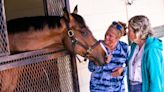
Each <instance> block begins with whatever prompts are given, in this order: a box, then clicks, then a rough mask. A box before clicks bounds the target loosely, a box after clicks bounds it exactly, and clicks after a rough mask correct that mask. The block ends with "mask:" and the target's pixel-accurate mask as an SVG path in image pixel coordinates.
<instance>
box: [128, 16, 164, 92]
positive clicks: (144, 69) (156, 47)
mask: <svg viewBox="0 0 164 92" xmlns="http://www.w3.org/2000/svg"><path fill="white" fill-rule="evenodd" d="M128 38H129V40H130V41H131V42H132V44H131V50H130V54H129V58H128V84H129V92H164V60H163V55H162V50H163V45H162V41H161V40H159V39H158V38H155V37H152V29H151V25H150V22H149V19H148V18H147V17H146V16H143V15H138V16H134V17H132V18H131V19H130V20H129V25H128Z"/></svg>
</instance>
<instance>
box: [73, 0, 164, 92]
mask: <svg viewBox="0 0 164 92" xmlns="http://www.w3.org/2000/svg"><path fill="white" fill-rule="evenodd" d="M127 1H129V2H131V1H133V3H132V4H131V5H128V4H127ZM75 5H78V9H79V12H78V13H79V14H81V15H82V16H83V17H84V19H85V21H86V24H87V25H88V26H89V28H90V29H91V31H92V33H93V35H94V36H95V38H97V39H104V34H105V32H106V29H107V27H108V26H109V25H110V24H111V22H112V21H118V20H119V21H123V22H126V23H127V21H128V19H130V18H131V17H132V16H134V15H138V14H142V15H146V16H148V17H149V18H150V21H151V23H152V26H153V27H156V26H160V25H164V12H163V11H164V0H70V11H73V9H74V6H75ZM163 39H164V38H163ZM121 40H123V41H125V42H127V37H123V38H122V39H121ZM77 65H78V73H79V80H80V81H79V83H80V91H81V92H89V80H90V72H89V71H88V62H87V63H78V64H77Z"/></svg>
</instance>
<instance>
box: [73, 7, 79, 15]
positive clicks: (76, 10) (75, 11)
mask: <svg viewBox="0 0 164 92" xmlns="http://www.w3.org/2000/svg"><path fill="white" fill-rule="evenodd" d="M77 12H78V9H77V5H76V6H75V8H74V10H73V13H74V14H77Z"/></svg>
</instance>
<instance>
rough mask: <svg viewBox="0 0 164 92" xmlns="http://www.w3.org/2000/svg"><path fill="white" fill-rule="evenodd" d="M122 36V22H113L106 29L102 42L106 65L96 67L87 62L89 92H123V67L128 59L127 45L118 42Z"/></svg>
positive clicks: (123, 27) (124, 25)
mask: <svg viewBox="0 0 164 92" xmlns="http://www.w3.org/2000/svg"><path fill="white" fill-rule="evenodd" d="M124 35H126V24H124V23H122V22H115V21H114V22H113V23H112V24H111V25H110V26H109V28H108V29H107V31H106V33H105V40H104V41H103V42H104V45H105V47H106V50H107V53H108V54H107V60H106V64H104V65H103V66H96V65H95V64H94V63H93V62H91V61H89V65H88V68H89V70H90V72H92V73H91V80H90V92H125V87H124V83H123V78H124V67H123V65H124V64H125V63H126V62H127V59H128V45H127V44H126V43H125V42H122V41H120V38H121V37H122V36H124Z"/></svg>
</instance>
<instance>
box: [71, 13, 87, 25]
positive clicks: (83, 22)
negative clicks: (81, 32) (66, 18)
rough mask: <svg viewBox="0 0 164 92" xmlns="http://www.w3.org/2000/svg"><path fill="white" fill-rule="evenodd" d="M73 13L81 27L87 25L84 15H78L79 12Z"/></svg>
mask: <svg viewBox="0 0 164 92" xmlns="http://www.w3.org/2000/svg"><path fill="white" fill-rule="evenodd" d="M71 15H72V16H73V18H74V19H75V21H76V22H77V23H78V25H79V26H80V27H81V28H84V27H86V24H85V21H84V19H83V17H82V16H80V15H78V14H74V13H72V14H71Z"/></svg>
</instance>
